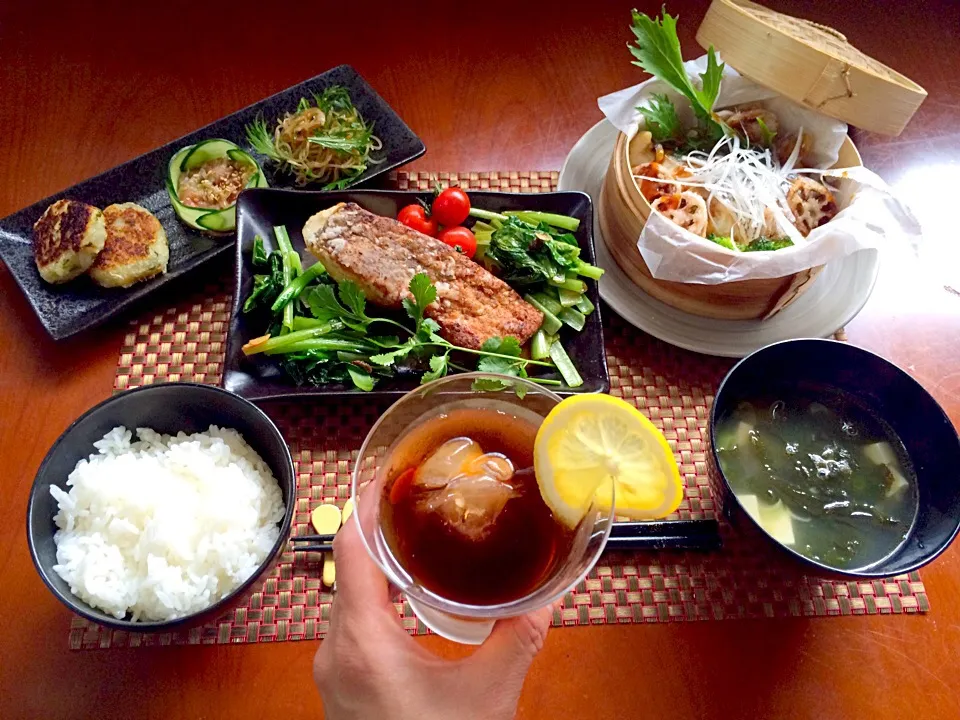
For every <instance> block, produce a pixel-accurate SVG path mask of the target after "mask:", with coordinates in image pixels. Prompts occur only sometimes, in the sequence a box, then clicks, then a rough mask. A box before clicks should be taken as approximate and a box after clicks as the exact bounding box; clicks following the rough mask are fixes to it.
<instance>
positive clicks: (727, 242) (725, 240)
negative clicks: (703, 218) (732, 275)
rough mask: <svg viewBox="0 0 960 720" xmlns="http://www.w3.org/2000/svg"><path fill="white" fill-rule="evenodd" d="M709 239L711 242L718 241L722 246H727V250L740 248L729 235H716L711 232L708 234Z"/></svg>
mask: <svg viewBox="0 0 960 720" xmlns="http://www.w3.org/2000/svg"><path fill="white" fill-rule="evenodd" d="M707 240H709V241H710V242H713V243H716V244H717V245H719V246H720V247H725V248H726V249H727V250H739V249H740V248H738V247H737V246H736V244H735V243H734V242H733V240H731V239H730V237H729V236H728V235H714V234H713V233H709V234H708V235H707Z"/></svg>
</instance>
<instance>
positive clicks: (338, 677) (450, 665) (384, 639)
mask: <svg viewBox="0 0 960 720" xmlns="http://www.w3.org/2000/svg"><path fill="white" fill-rule="evenodd" d="M361 506H362V504H361ZM355 515H356V513H354V516H351V518H350V519H349V520H348V521H347V523H346V524H345V525H344V526H343V528H341V530H340V532H339V533H337V537H336V539H335V540H334V543H333V555H334V559H335V560H336V564H337V595H336V597H335V599H334V603H333V609H332V612H331V618H330V630H329V632H328V633H327V637H326V639H325V640H324V641H323V642H322V643H321V644H320V647H319V649H318V650H317V654H316V656H315V658H314V661H313V677H314V681H315V682H316V683H317V688H318V689H319V690H320V695H321V697H322V698H323V706H324V712H325V714H326V717H327V718H328V720H358V719H360V718H363V719H364V720H367V719H368V718H377V719H378V720H379V719H380V718H384V719H387V718H389V719H390V720H407V719H410V720H413V719H414V718H416V719H417V720H430V719H431V718H444V719H445V720H446V719H449V718H457V719H458V720H480V718H483V719H484V720H509V718H512V717H513V716H514V715H515V713H516V709H517V701H518V700H519V698H520V690H521V689H522V687H523V681H524V678H525V677H526V675H527V670H529V668H530V663H532V662H533V658H534V656H536V654H537V653H538V652H539V651H540V649H541V648H542V647H543V642H544V640H545V638H546V635H547V630H548V629H549V627H550V617H551V608H544V609H542V610H539V611H537V612H534V613H530V614H529V615H523V616H521V617H516V618H510V619H508V620H500V621H498V622H497V624H496V625H495V626H494V628H493V632H492V633H491V634H490V637H489V638H487V640H486V641H485V642H484V644H483V645H481V646H480V647H479V648H478V649H477V651H476V652H475V653H474V654H473V655H471V656H470V657H467V658H464V659H462V660H444V659H442V658H438V657H436V656H435V655H433V654H431V653H430V652H429V651H428V650H426V649H424V648H423V647H421V646H420V645H419V644H417V642H416V641H414V639H413V638H411V637H410V636H409V635H407V632H406V631H405V630H404V629H403V627H402V626H401V624H400V619H399V618H398V617H397V612H396V610H395V609H394V606H393V604H392V603H391V602H390V596H389V591H388V589H387V579H386V577H384V575H383V573H382V572H380V569H379V568H378V567H377V566H376V564H375V563H374V562H373V560H372V559H371V558H370V556H369V555H368V554H367V550H366V548H365V547H364V545H363V540H362V539H361V538H360V532H359V526H358V522H357V518H356V517H355Z"/></svg>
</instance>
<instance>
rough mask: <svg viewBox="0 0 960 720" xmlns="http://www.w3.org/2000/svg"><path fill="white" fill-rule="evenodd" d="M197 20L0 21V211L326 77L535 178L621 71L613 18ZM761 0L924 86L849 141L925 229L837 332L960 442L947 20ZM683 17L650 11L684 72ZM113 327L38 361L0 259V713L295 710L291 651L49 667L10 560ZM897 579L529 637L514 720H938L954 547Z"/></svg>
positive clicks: (956, 30)
mask: <svg viewBox="0 0 960 720" xmlns="http://www.w3.org/2000/svg"><path fill="white" fill-rule="evenodd" d="M200 5H201V4H199V3H192V2H180V1H173V2H163V3H130V2H119V1H114V2H100V3H49V2H44V1H43V0H38V1H37V2H33V3H2V4H0V132H2V133H3V139H2V141H0V178H2V181H0V216H3V215H6V214H9V213H12V212H14V211H16V210H18V209H19V208H21V207H23V206H25V205H28V204H30V203H33V202H35V201H37V200H39V199H41V198H43V197H45V196H47V195H49V194H51V193H53V192H55V191H58V190H61V189H63V188H65V187H67V186H70V185H73V184H74V183H76V182H78V181H80V180H83V179H84V178H87V177H89V176H91V175H94V174H96V173H99V172H101V171H103V170H106V169H109V168H111V167H113V166H115V165H117V164H119V163H121V162H123V161H125V160H128V159H130V158H133V157H135V156H137V155H139V154H140V153H143V152H145V151H148V150H150V149H152V148H154V147H156V146H158V145H161V144H163V143H165V142H168V141H170V140H172V139H175V138H177V137H179V136H180V135H183V134H185V133H187V132H188V131H191V130H193V129H195V128H197V127H199V126H201V125H204V124H206V123H208V122H210V121H213V120H215V119H217V118H219V117H221V116H223V115H225V114H227V113H230V112H232V111H234V110H237V109H239V108H241V107H243V106H245V105H248V104H249V103H252V102H255V101H256V100H258V99H260V98H262V97H265V96H267V95H270V94H272V93H274V92H277V91H279V90H282V89H283V88H286V87H288V86H290V85H293V84H295V83H297V82H300V81H301V80H304V79H306V78H309V77H312V76H313V75H316V74H318V73H320V72H322V71H324V70H326V69H328V68H330V67H332V66H335V65H338V64H341V63H349V64H351V65H353V66H354V67H356V68H357V70H359V71H360V73H361V74H362V75H363V76H364V77H366V79H367V80H368V81H369V82H370V84H371V85H372V86H373V87H374V88H376V89H377V90H378V91H379V92H380V93H381V94H382V95H383V97H384V98H385V99H386V100H387V101H388V102H389V103H390V104H391V105H392V106H393V107H394V108H395V109H396V110H397V111H398V112H399V113H400V115H401V116H402V117H403V118H404V119H405V120H406V121H407V122H408V123H409V125H410V126H411V127H412V128H413V129H414V130H415V131H416V132H417V133H418V134H419V135H420V136H421V137H422V138H423V140H424V142H425V143H426V146H427V154H426V156H425V157H423V158H422V159H421V160H419V161H417V162H416V163H415V164H414V165H413V166H412V167H413V168H414V169H423V170H427V169H429V170H458V171H469V170H501V169H518V170H532V169H541V170H549V169H558V168H559V167H560V165H561V163H562V162H563V159H564V157H565V156H566V154H567V152H568V150H569V149H570V147H571V146H572V145H573V144H574V143H575V142H576V140H577V139H578V138H579V137H580V135H582V134H583V133H584V132H585V131H586V130H587V129H588V128H590V126H591V125H593V124H594V123H595V122H597V121H598V120H599V119H600V118H601V114H600V112H599V110H598V109H597V104H596V99H597V97H598V96H600V95H603V94H606V93H608V92H611V91H613V90H617V89H620V88H623V87H626V86H628V85H632V84H635V83H637V82H640V81H641V80H642V79H643V77H644V76H643V74H642V73H641V71H640V70H639V69H638V68H636V67H634V66H633V65H631V64H630V59H631V58H630V57H629V55H628V53H627V50H626V47H625V43H626V42H627V41H628V39H629V31H628V24H629V10H630V8H631V3H628V2H612V1H609V0H591V1H590V2H571V3H563V2H550V3H545V2H530V3H521V2H516V1H515V0H514V1H512V2H504V1H503V0H488V1H487V2H469V3H467V2H465V3H450V2H445V3H444V2H435V3H419V4H414V3H398V2H378V3H352V4H351V3H294V4H286V3H248V4H244V3H241V2H236V3H228V4H223V3H219V4H215V5H213V4H211V5H210V6H209V7H200ZM638 5H640V6H641V9H643V10H645V11H647V12H649V13H654V12H656V11H657V10H659V7H660V2H659V0H658V1H657V2H643V3H638ZM770 5H772V6H773V7H775V8H776V9H779V10H783V11H786V12H791V13H793V14H797V15H802V16H804V17H807V18H809V19H812V20H814V21H817V22H820V23H825V24H828V25H832V26H834V27H836V28H838V29H839V30H840V31H842V32H843V33H844V34H845V35H846V36H847V38H849V40H850V41H851V42H852V43H854V44H855V45H857V46H858V47H859V48H861V49H862V50H864V51H865V52H867V53H869V54H871V55H873V56H874V57H876V58H878V59H879V60H881V61H883V62H885V63H887V64H888V65H891V66H893V67H894V68H896V69H898V70H899V71H901V72H902V73H904V74H905V75H907V76H909V77H910V78H912V79H913V80H915V81H916V82H918V83H920V84H921V85H923V86H924V87H925V88H926V89H927V90H928V92H929V94H930V95H929V98H928V99H927V101H926V102H925V103H924V105H923V106H922V107H921V109H920V111H919V112H918V113H917V115H916V116H915V118H914V119H913V121H912V122H911V123H910V125H909V126H908V127H907V129H906V131H905V132H904V133H903V134H902V135H901V136H900V137H898V138H888V137H883V136H879V135H873V134H868V133H856V134H855V135H854V137H855V140H856V142H857V144H858V146H859V148H860V151H861V152H862V154H863V159H864V162H865V164H866V165H867V166H868V167H870V168H872V169H873V170H875V171H876V172H878V173H879V174H880V175H882V176H883V177H884V178H885V179H886V180H887V181H888V182H889V183H891V184H892V185H893V187H894V188H896V189H897V191H898V192H900V193H901V194H902V196H903V197H904V198H906V199H907V200H909V201H910V203H912V206H913V208H914V210H915V212H916V214H917V216H918V217H919V218H920V220H921V221H922V222H923V224H924V230H925V237H924V243H923V246H922V248H921V251H920V253H919V258H911V257H910V256H909V255H903V256H902V257H901V256H900V255H896V256H894V257H893V258H892V259H891V258H887V259H885V261H884V263H883V269H882V272H881V277H880V280H879V282H878V285H877V288H876V290H875V292H874V293H873V296H872V298H871V299H870V301H869V303H868V304H867V306H866V307H865V308H864V310H863V311H862V312H861V313H860V315H859V316H858V317H857V318H856V319H855V320H854V321H853V322H851V323H850V324H849V326H848V328H847V333H848V337H849V340H850V341H851V342H853V343H856V344H858V345H862V346H864V347H867V348H869V349H871V350H873V351H876V352H878V353H880V354H881V355H883V356H885V357H887V358H889V359H891V360H893V361H894V362H896V363H898V364H899V365H900V366H902V367H903V368H905V369H906V370H907V371H908V372H909V373H911V374H912V375H913V376H914V377H916V378H917V379H918V380H919V381H920V382H921V383H922V384H923V385H924V386H925V387H926V388H927V389H928V390H929V391H930V392H931V393H932V394H933V395H934V397H936V398H937V400H938V401H939V402H940V403H941V404H942V405H943V406H944V407H945V408H946V410H947V412H948V414H949V415H950V417H951V419H952V420H953V422H954V424H960V250H958V249H957V248H958V247H960V246H958V244H957V236H958V231H957V218H958V215H960V212H958V210H957V208H958V207H960V200H958V198H957V195H956V194H957V191H958V188H960V129H958V128H960V125H958V113H960V4H958V3H955V2H952V1H951V0H942V1H941V2H934V1H929V2H921V1H918V0H907V1H906V2H905V1H904V0H897V1H893V0H883V2H866V3H858V2H852V3H839V2H838V3H813V2H807V3H804V2H800V1H799V0H796V1H789V0H770ZM706 6H707V2H706V0H703V1H700V0H697V1H695V2H694V1H691V2H680V1H679V0H672V1H671V2H670V3H669V9H670V10H671V11H672V12H674V13H679V15H680V18H681V20H680V26H681V39H682V41H683V47H684V51H685V54H686V56H687V57H695V56H696V55H698V54H700V49H699V47H698V46H697V45H696V43H695V41H694V37H693V36H694V33H695V30H696V27H697V24H698V23H699V21H700V19H701V18H702V17H703V14H704V12H705V10H706ZM221 271H222V268H212V269H211V270H210V271H209V272H221ZM195 277H196V282H198V283H199V282H202V281H203V271H200V273H198V275H197V276H195ZM176 292H177V289H176V287H175V288H174V289H173V290H171V291H167V292H165V293H161V294H160V295H159V296H155V297H154V298H151V299H150V300H149V301H148V302H147V305H146V307H148V308H149V307H154V306H155V307H157V308H166V307H168V306H169V305H170V304H171V302H173V301H175V299H176ZM179 292H183V288H182V287H181V288H180V290H179ZM127 319H129V317H128V318H127ZM125 327H126V324H125V320H124V319H122V318H121V319H118V320H116V321H115V322H112V323H110V324H108V325H107V326H105V327H102V328H100V329H97V330H94V331H91V332H88V333H85V334H83V335H81V336H79V337H77V338H75V339H73V340H70V341H66V342H62V343H54V342H53V341H51V340H50V339H49V338H48V337H47V336H46V335H45V333H44V331H43V329H42V328H41V326H40V324H39V322H38V321H37V319H36V318H35V317H34V316H33V314H32V313H31V311H30V308H29V306H28V305H27V302H26V301H25V300H24V298H23V297H22V296H21V294H20V292H19V290H18V289H17V287H16V285H15V284H14V282H13V280H12V278H11V277H10V274H9V273H8V272H7V270H6V268H5V267H3V266H0V467H2V468H3V474H2V476H0V477H2V479H0V618H2V619H0V717H3V718H5V719H13V718H20V717H24V718H27V717H29V718H72V717H76V718H93V717H138V718H140V717H142V718H163V719H164V720H166V719H167V718H180V717H203V718H239V717H271V718H279V717H303V718H306V717H319V716H321V714H322V710H321V703H320V699H319V697H318V695H317V693H316V691H315V689H314V687H313V684H312V682H311V679H310V663H311V658H312V656H313V653H314V651H315V650H316V643H313V642H306V641H303V642H286V643H278V644H275V645H269V646H265V645H244V646H209V647H164V648H152V649H124V650H119V649H111V650H105V651H85V652H73V651H70V650H68V647H67V630H68V627H69V624H70V615H69V613H68V611H67V610H66V609H65V608H64V607H63V606H62V605H60V603H58V602H57V601H56V600H55V599H54V598H53V597H52V596H51V595H50V593H49V592H48V591H47V590H46V588H45V587H44V586H43V584H42V583H41V581H40V579H39V577H38V576H37V574H36V572H35V571H34V569H33V567H32V565H31V562H30V558H29V555H28V552H27V546H26V537H25V535H26V533H25V529H24V518H25V510H26V502H27V494H28V491H29V488H30V485H31V482H32V481H33V476H34V473H35V472H36V470H37V467H38V465H39V464H40V461H41V459H42V458H43V456H44V454H45V453H46V451H47V449H48V448H49V447H50V445H51V444H52V443H53V441H54V439H55V438H56V437H57V436H58V435H59V434H60V433H61V432H62V431H63V430H64V428H66V427H67V425H68V424H69V423H70V422H71V421H72V420H73V419H74V418H75V417H76V416H77V415H79V414H80V413H81V412H83V411H84V410H86V409H87V408H88V407H90V406H91V405H93V404H94V403H96V402H98V401H100V400H102V399H104V398H105V397H107V396H108V395H109V394H110V391H111V387H112V382H113V376H114V372H115V368H116V363H117V356H118V350H119V347H120V344H121V339H122V336H123V333H124V331H125ZM922 577H923V580H924V582H925V583H926V588H927V591H928V593H929V598H930V602H931V605H932V611H931V612H930V613H929V614H927V615H923V616H919V615H918V616H897V617H878V616H871V617H843V618H828V619H824V618H815V619H793V620H758V621H720V622H713V621H709V622H698V623H679V624H652V625H623V626H610V625H606V626H596V627H586V628H565V629H562V630H554V631H553V632H551V633H550V635H549V637H548V638H547V642H546V647H545V648H544V650H543V653H542V654H541V655H540V656H539V658H538V659H537V660H536V661H535V663H534V665H533V669H532V671H531V673H530V675H529V677H528V680H527V684H526V686H525V689H524V693H523V696H522V699H521V702H520V717H522V718H534V717H537V718H539V717H543V718H555V719H560V718H585V717H596V718H635V717H670V718H707V717H711V718H739V717H743V718H793V717H798V718H799V717H824V718H825V717H851V716H853V715H854V714H856V716H858V717H880V716H883V717H924V718H956V717H960V673H958V672H957V666H958V655H960V546H958V548H957V549H954V550H950V551H948V552H947V553H946V554H945V555H944V556H942V557H941V558H940V559H939V560H937V561H936V562H935V563H934V564H933V565H932V566H930V567H929V568H927V569H925V570H923V572H922ZM418 642H421V643H423V644H424V645H425V646H427V647H429V648H431V649H432V650H434V651H436V652H438V653H440V654H443V655H449V656H455V655H457V654H458V653H462V652H465V651H464V650H462V649H461V648H458V647H455V646H452V645H451V644H448V643H446V642H445V641H442V640H439V639H437V638H421V639H419V640H418Z"/></svg>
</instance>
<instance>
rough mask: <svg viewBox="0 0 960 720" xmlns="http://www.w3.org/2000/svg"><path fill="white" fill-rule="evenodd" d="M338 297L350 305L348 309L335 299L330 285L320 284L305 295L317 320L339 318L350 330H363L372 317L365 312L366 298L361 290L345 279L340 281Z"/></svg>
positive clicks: (308, 305) (334, 293)
mask: <svg viewBox="0 0 960 720" xmlns="http://www.w3.org/2000/svg"><path fill="white" fill-rule="evenodd" d="M340 298H341V299H342V300H343V301H344V302H345V303H347V305H349V306H350V308H349V309H347V308H346V307H344V306H343V305H342V304H341V302H340V300H338V299H337V294H336V291H335V290H334V289H333V286H332V285H320V286H318V287H315V288H314V289H313V290H312V291H311V292H310V294H308V295H307V296H306V303H307V307H309V308H310V312H311V313H313V316H314V317H315V318H317V319H318V320H324V321H327V320H333V319H339V320H342V321H343V324H344V325H346V326H347V327H349V328H350V329H351V330H355V331H357V332H365V331H366V329H367V326H368V325H369V324H370V323H371V322H372V319H371V318H370V317H368V316H367V314H366V312H365V305H366V298H365V297H364V295H363V291H362V290H361V289H360V288H359V287H358V286H357V284H356V283H354V282H351V281H349V280H345V281H344V282H342V283H340Z"/></svg>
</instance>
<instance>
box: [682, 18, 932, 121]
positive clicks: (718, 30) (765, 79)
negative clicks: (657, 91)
mask: <svg viewBox="0 0 960 720" xmlns="http://www.w3.org/2000/svg"><path fill="white" fill-rule="evenodd" d="M697 42H698V43H700V45H702V46H703V47H704V48H706V47H709V46H710V45H713V47H714V48H716V49H717V50H719V51H720V54H721V57H722V58H723V61H724V62H726V63H729V64H730V66H731V67H734V68H736V69H737V71H738V72H739V73H740V74H741V75H745V76H746V77H748V78H750V79H751V80H753V81H754V82H756V83H759V84H760V85H763V86H764V87H767V88H770V89H771V90H775V91H776V92H778V93H780V94H781V95H783V96H785V97H788V98H790V99H791V100H794V101H796V102H799V103H801V104H803V105H805V106H807V107H809V108H811V109H813V110H816V111H817V112H820V113H824V114H825V115H829V116H831V117H834V118H836V119H837V120H843V121H845V122H848V123H850V124H851V125H855V126H856V127H859V128H863V129H864V130H871V131H873V132H878V133H883V134H885V135H899V134H900V133H901V132H902V131H903V128H904V127H905V126H906V124H907V122H909V120H910V118H911V117H913V114H914V113H915V112H916V111H917V108H918V107H920V103H922V102H923V100H924V98H925V97H926V96H927V91H926V90H924V89H923V88H922V87H920V86H919V85H917V84H916V83H915V82H913V81H912V80H910V79H909V78H907V77H905V76H903V75H901V74H900V73H898V72H896V71H895V70H892V69H891V68H888V67H887V66H886V65H884V64H883V63H880V62H878V61H876V60H874V59H873V58H872V57H870V56H869V55H865V54H864V53H862V52H860V51H859V50H857V48H855V47H854V46H853V45H851V44H850V43H849V42H847V39H846V38H845V37H844V36H843V35H842V34H840V33H839V32H837V31H836V30H834V29H833V28H830V27H826V26H824V25H818V24H816V23H813V22H810V21H809V20H803V19H801V18H795V17H791V16H789V15H784V14H783V13H779V12H776V11H774V10H770V9H768V8H765V7H763V6H762V5H757V4H756V3H753V2H749V0H713V3H712V4H711V5H710V9H709V10H708V11H707V15H706V17H704V19H703V22H702V23H701V25H700V28H699V29H698V30H697Z"/></svg>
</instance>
